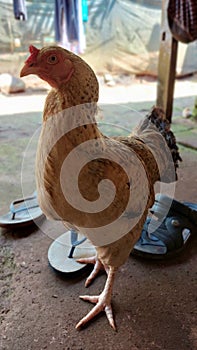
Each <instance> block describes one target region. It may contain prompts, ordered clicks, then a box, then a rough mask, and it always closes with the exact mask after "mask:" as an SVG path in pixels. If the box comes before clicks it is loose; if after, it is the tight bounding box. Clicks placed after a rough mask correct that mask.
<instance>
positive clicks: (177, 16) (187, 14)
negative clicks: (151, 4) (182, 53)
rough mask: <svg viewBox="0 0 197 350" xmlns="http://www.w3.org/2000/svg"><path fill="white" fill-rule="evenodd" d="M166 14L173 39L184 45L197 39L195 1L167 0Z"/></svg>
mask: <svg viewBox="0 0 197 350" xmlns="http://www.w3.org/2000/svg"><path fill="white" fill-rule="evenodd" d="M167 13H168V24H169V28H170V30H171V32H172V35H173V36H174V38H175V39H177V40H178V41H181V42H183V43H186V44H188V43H190V42H192V41H194V40H196V39H197V0H169V3H168V8H167Z"/></svg>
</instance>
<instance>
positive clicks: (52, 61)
mask: <svg viewBox="0 0 197 350" xmlns="http://www.w3.org/2000/svg"><path fill="white" fill-rule="evenodd" d="M47 62H48V63H50V64H55V63H57V62H58V59H57V56H56V55H50V56H49V57H48V58H47Z"/></svg>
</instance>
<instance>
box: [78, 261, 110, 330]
mask: <svg viewBox="0 0 197 350" xmlns="http://www.w3.org/2000/svg"><path fill="white" fill-rule="evenodd" d="M115 271H116V268H112V267H109V271H108V274H107V281H106V283H105V287H104V289H103V291H102V293H101V294H100V295H98V296H96V295H94V296H88V295H84V296H80V298H81V299H83V300H85V301H89V302H91V303H94V304H96V305H95V306H94V307H93V309H92V310H91V311H90V312H89V313H88V314H87V315H86V316H85V317H83V318H82V319H81V320H80V321H79V322H78V323H77V325H76V328H77V329H79V328H81V327H82V326H84V325H85V324H86V323H87V322H88V321H90V320H91V319H92V318H93V317H95V316H96V315H98V314H99V313H100V312H101V311H105V313H106V316H107V319H108V321H109V324H110V326H111V327H112V328H113V329H114V330H116V326H115V322H114V318H113V312H112V307H111V296H112V288H113V282H114V276H115Z"/></svg>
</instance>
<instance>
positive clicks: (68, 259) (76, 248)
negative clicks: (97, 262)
mask: <svg viewBox="0 0 197 350" xmlns="http://www.w3.org/2000/svg"><path fill="white" fill-rule="evenodd" d="M95 254H96V250H95V248H94V246H93V245H92V244H91V243H90V242H89V241H88V239H86V238H85V237H84V236H82V234H77V233H76V232H75V231H73V230H71V231H67V232H65V233H63V234H62V235H61V236H59V237H58V238H57V239H56V240H55V241H53V243H52V244H51V245H50V247H49V250H48V260H49V264H50V265H51V266H52V267H53V268H54V269H55V270H57V271H59V272H64V273H74V272H77V271H79V270H82V269H84V267H86V266H87V265H86V264H81V263H78V262H77V261H76V260H77V259H80V258H88V257H91V256H94V255H95Z"/></svg>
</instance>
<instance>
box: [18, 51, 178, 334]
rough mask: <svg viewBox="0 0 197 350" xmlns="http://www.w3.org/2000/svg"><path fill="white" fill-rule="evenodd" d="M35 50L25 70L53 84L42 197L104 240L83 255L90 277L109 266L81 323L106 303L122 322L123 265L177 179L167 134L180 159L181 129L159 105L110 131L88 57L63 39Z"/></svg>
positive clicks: (60, 215) (40, 164) (42, 148)
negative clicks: (117, 279) (162, 190)
mask: <svg viewBox="0 0 197 350" xmlns="http://www.w3.org/2000/svg"><path fill="white" fill-rule="evenodd" d="M30 53H31V56H30V57H29V58H28V60H27V61H26V62H25V65H24V67H23V69H22V71H21V76H25V75H28V74H36V75H38V76H39V77H40V78H42V79H44V80H45V81H47V82H48V83H49V84H50V85H51V86H52V90H51V91H50V93H49V94H48V96H47V99H46V103H45V107H44V113H43V126H42V131H41V135H40V139H39V143H38V149H37V157H36V181H37V192H38V200H39V205H40V207H41V209H42V210H43V212H44V213H45V214H46V216H47V217H48V218H51V219H54V220H62V221H63V222H64V224H65V226H66V227H67V228H70V227H72V228H74V229H75V230H78V231H81V232H82V233H83V234H84V235H85V236H87V237H88V238H89V239H90V240H91V241H92V243H93V244H94V245H95V246H96V250H97V257H93V258H92V259H87V260H86V259H85V260H84V259H82V260H81V262H85V263H88V262H90V263H94V264H95V267H94V269H93V272H92V273H91V275H90V276H89V278H88V279H87V281H86V285H88V284H89V283H90V282H91V281H92V280H93V278H94V277H95V276H96V274H97V273H98V271H99V269H100V268H101V267H104V268H105V270H106V272H107V281H106V284H105V287H104V290H103V292H102V293H101V294H100V295H99V296H83V297H82V298H83V299H84V300H88V301H90V302H93V303H95V304H96V305H95V307H94V308H93V309H92V310H91V311H90V313H89V314H88V315H87V316H85V317H84V318H83V319H82V320H81V321H80V322H79V323H78V324H77V326H76V327H77V328H79V327H81V326H83V325H84V324H85V323H87V322H88V321H89V320H90V319H91V318H92V317H94V316H95V315H96V314H98V313H99V312H100V311H102V310H105V312H106V315H107V318H108V320H109V323H110V325H111V326H112V327H113V328H114V329H115V323H114V319H113V315H112V308H111V294H112V286H113V281H114V276H115V272H116V270H117V269H118V267H119V266H121V265H122V264H123V263H124V262H125V261H126V259H127V258H128V256H129V254H130V252H131V250H132V248H133V246H134V244H135V242H136V241H137V240H138V238H139V237H140V235H141V230H142V227H143V224H144V222H145V220H146V216H147V214H148V209H149V208H150V207H151V206H152V205H153V202H154V188H153V186H154V183H155V182H156V181H158V180H162V181H167V182H168V181H174V179H175V171H174V166H172V163H173V161H172V157H171V153H170V151H169V148H168V146H167V144H166V141H165V138H166V140H168V145H169V146H170V141H169V140H172V142H171V143H172V146H173V147H172V148H173V152H174V156H173V159H174V162H175V166H176V167H177V161H178V159H179V158H180V156H179V153H178V149H177V148H176V147H177V146H176V147H175V145H176V142H175V139H174V135H173V134H172V133H171V131H170V130H169V125H168V123H167V121H166V119H165V116H164V114H163V112H162V110H161V109H159V108H154V109H153V110H152V111H151V113H150V115H148V116H147V117H146V118H145V119H144V120H143V121H142V123H141V124H140V125H138V126H137V127H136V129H135V130H133V132H132V133H131V134H130V135H128V137H116V138H108V137H106V136H104V135H103V134H102V133H101V132H100V130H99V128H98V126H97V123H96V120H95V116H96V113H97V101H98V98H99V89H98V82H97V78H96V76H95V74H94V72H93V71H92V69H91V68H90V67H89V66H88V64H87V63H86V62H84V61H83V60H82V59H81V58H80V57H78V56H76V55H74V54H73V53H71V52H69V51H67V50H64V49H63V48H60V47H56V46H54V47H46V48H43V49H41V50H38V49H36V48H34V47H33V46H31V47H30ZM154 124H155V125H156V126H155V125H154ZM167 126H168V127H167ZM157 129H160V132H159V131H158V130H157ZM162 133H163V136H164V137H163V136H162ZM175 148H176V152H175ZM76 175H77V182H76V179H75V177H76ZM106 179H107V180H110V182H109V181H107V180H106ZM112 183H113V186H112ZM114 186H115V188H114ZM78 187H79V191H78Z"/></svg>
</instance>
